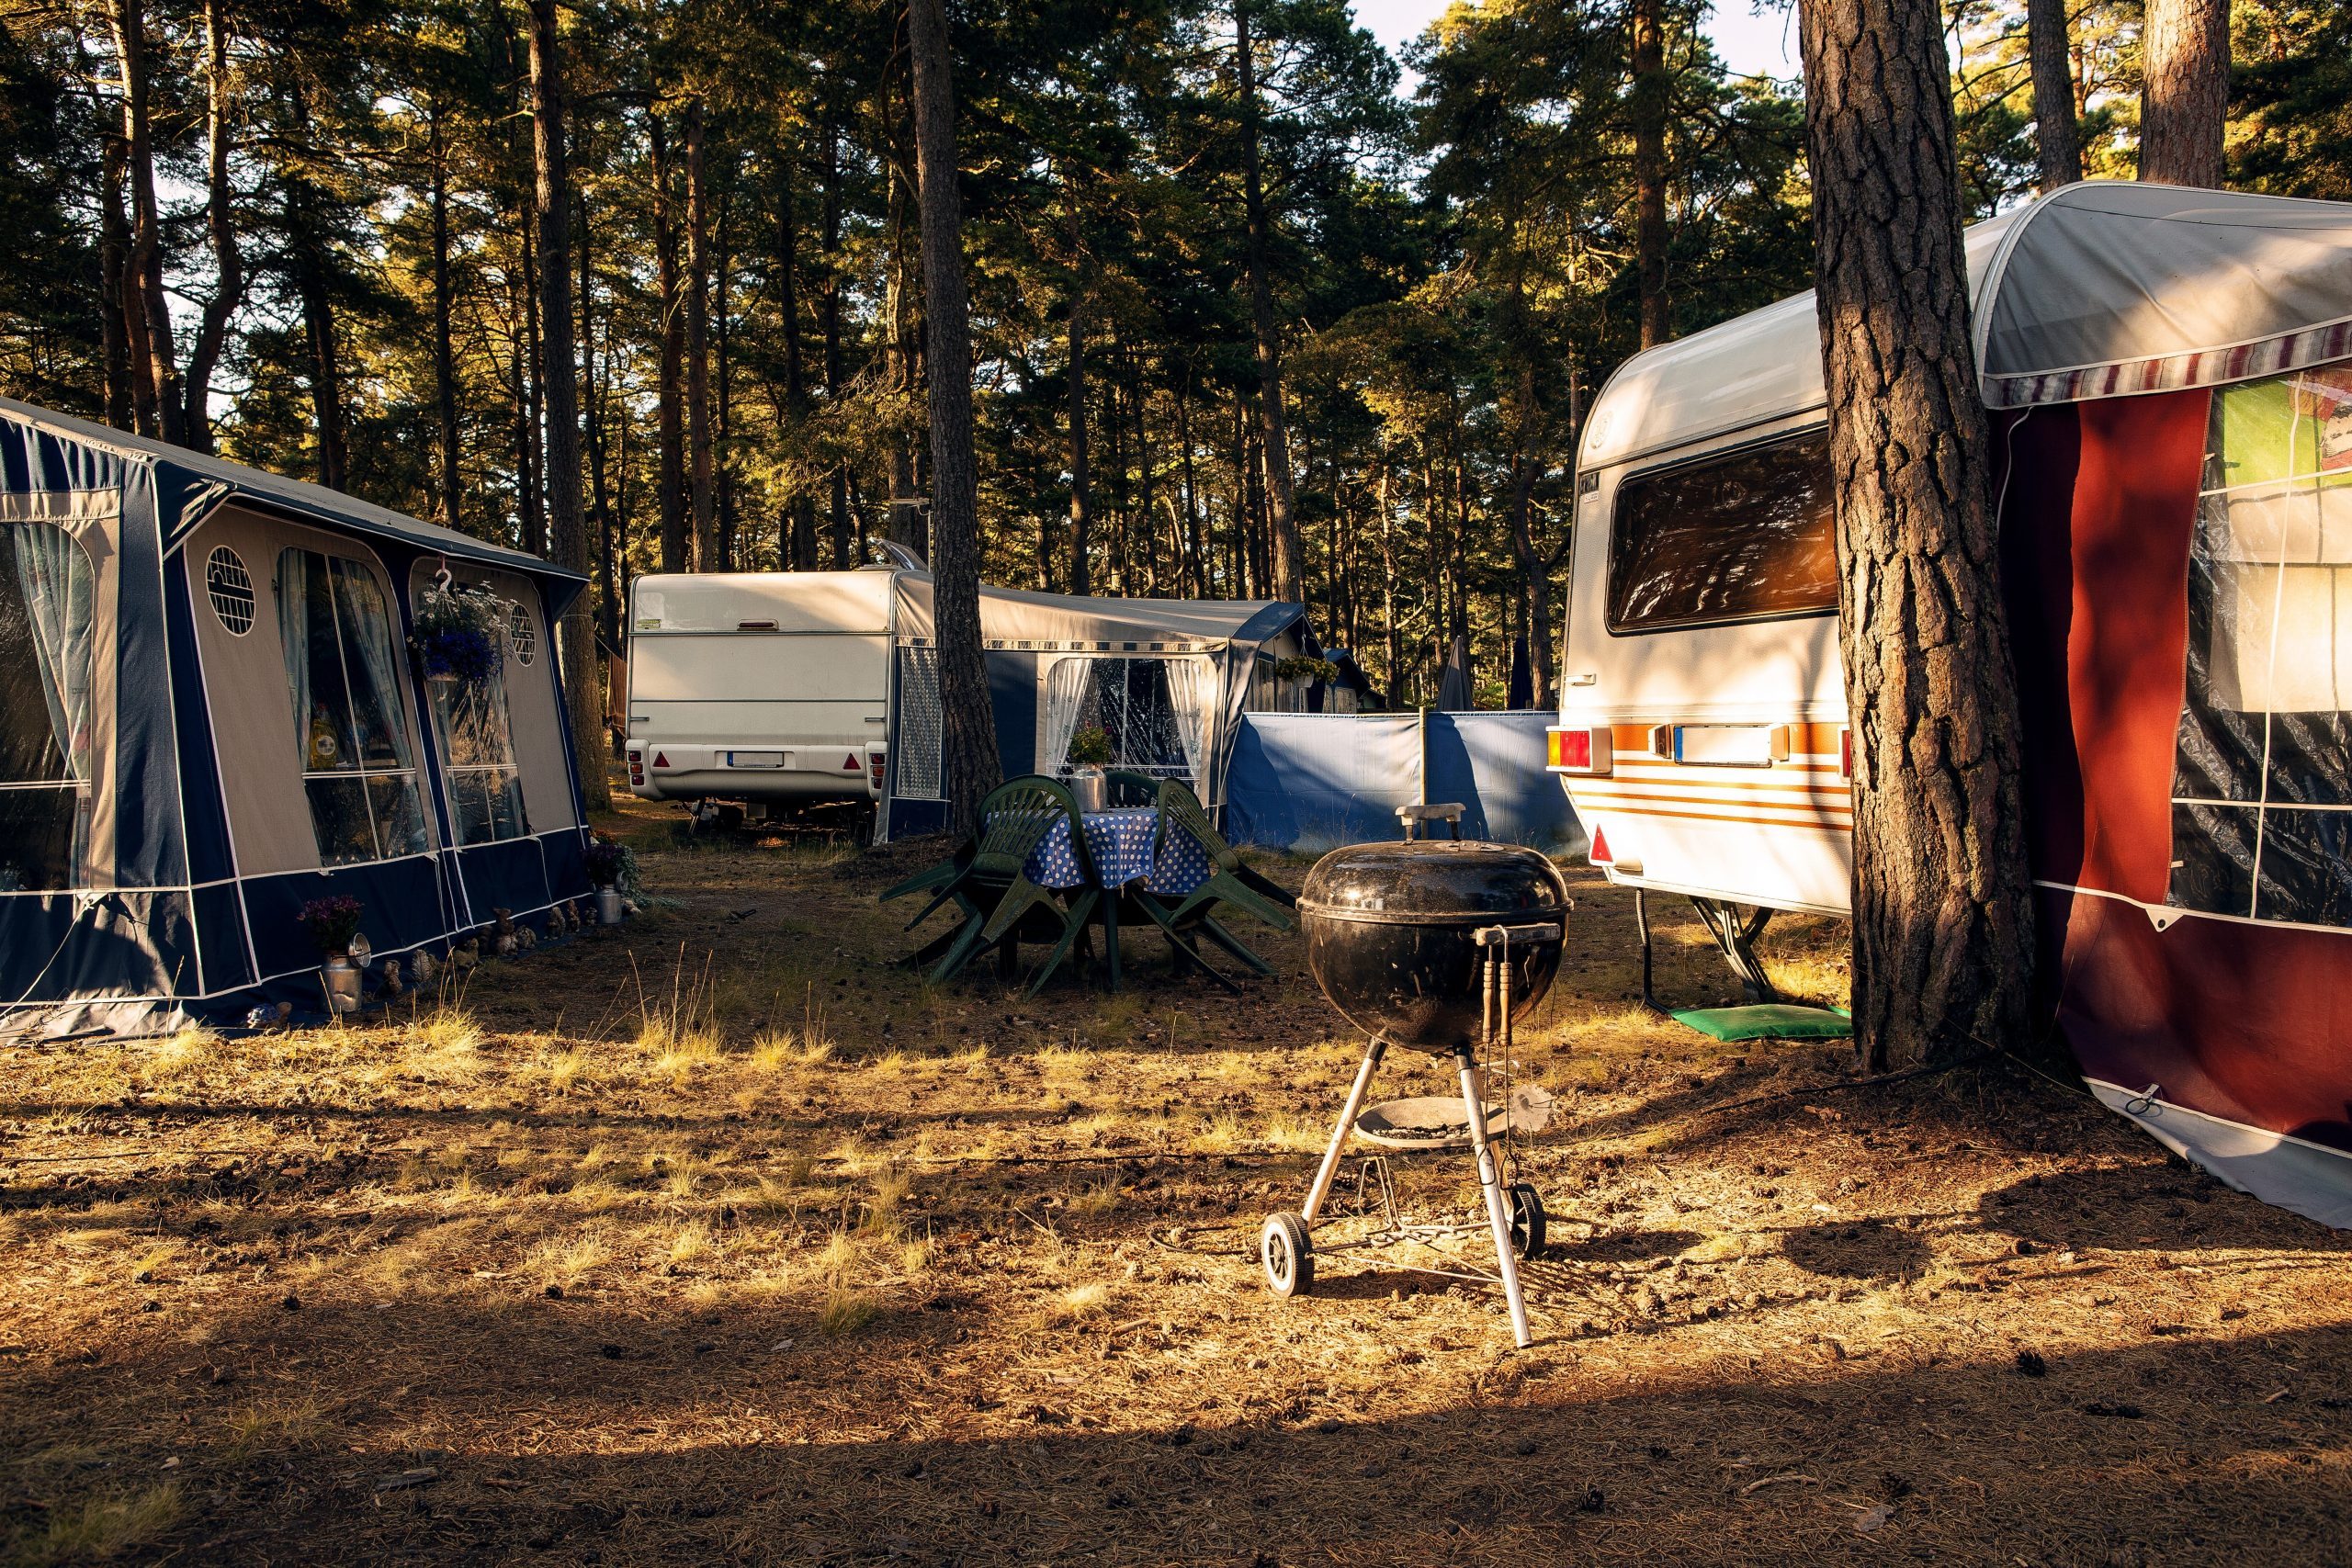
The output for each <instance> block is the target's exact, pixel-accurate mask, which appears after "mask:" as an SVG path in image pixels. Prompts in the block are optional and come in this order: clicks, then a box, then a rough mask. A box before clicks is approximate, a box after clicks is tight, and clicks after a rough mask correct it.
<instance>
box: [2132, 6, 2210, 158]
mask: <svg viewBox="0 0 2352 1568" xmlns="http://www.w3.org/2000/svg"><path fill="white" fill-rule="evenodd" d="M2140 51H2141V55H2142V58H2143V62H2144V68H2143V80H2142V85H2141V88H2140V177H2141V178H2142V179H2143V180H2154V181H2155V182H2157V183H2158V184H2160V185H2169V186H2219V185H2220V184H2221V183H2222V126H2223V123H2224V121H2225V120H2226V119H2227V118H2228V115H2229V108H2230V0H2148V6H2147V20H2146V21H2145V22H2143V24H2142V25H2141V29H2140Z"/></svg>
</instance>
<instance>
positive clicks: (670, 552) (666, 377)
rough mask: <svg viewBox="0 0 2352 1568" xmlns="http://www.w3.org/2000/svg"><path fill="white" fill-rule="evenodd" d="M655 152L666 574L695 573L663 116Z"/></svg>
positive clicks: (655, 123)
mask: <svg viewBox="0 0 2352 1568" xmlns="http://www.w3.org/2000/svg"><path fill="white" fill-rule="evenodd" d="M646 123H647V125H648V127H649V134H650V139H651V142H652V152H653V257H654V276H655V280H656V283H657V286H658V287H659V288H660V289H661V291H662V356H661V359H662V362H661V371H660V375H659V376H658V377H657V379H658V380H659V381H660V382H661V385H660V386H659V387H657V388H656V389H654V395H655V400H656V403H657V408H658V412H657V416H656V417H657V421H658V424H659V431H660V434H659V437H658V439H659V443H660V446H661V448H662V451H661V457H660V468H661V474H662V485H661V491H662V493H661V498H660V505H661V512H662V570H663V571H692V570H694V552H693V541H692V540H691V539H690V538H689V537H688V536H687V532H686V440H685V421H684V416H683V413H682V412H681V409H682V399H683V397H684V390H685V389H684V365H685V357H686V347H685V343H686V340H685V325H684V316H683V314H682V313H681V310H680V303H681V302H680V299H679V294H680V282H679V277H678V223H677V215H676V213H675V212H674V211H673V197H672V188H671V187H672V183H673V182H672V170H671V168H670V142H669V138H668V136H667V135H666V134H665V133H664V132H663V130H662V116H661V113H660V112H659V111H658V110H657V111H655V112H653V113H650V114H649V115H647V116H646Z"/></svg>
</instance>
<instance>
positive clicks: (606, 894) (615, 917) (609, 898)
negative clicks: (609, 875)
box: [596, 887, 628, 926]
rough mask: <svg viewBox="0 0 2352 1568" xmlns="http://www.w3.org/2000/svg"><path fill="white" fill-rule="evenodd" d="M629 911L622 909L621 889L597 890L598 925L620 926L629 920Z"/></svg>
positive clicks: (607, 888) (604, 888) (606, 888)
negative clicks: (625, 920)
mask: <svg viewBox="0 0 2352 1568" xmlns="http://www.w3.org/2000/svg"><path fill="white" fill-rule="evenodd" d="M626 918H628V910H626V909H624V908H621V890H620V889H619V888H617V887H599V888H598V889H596V923H597V924H598V925H600V926H616V925H619V924H620V923H621V921H622V920H623V919H626Z"/></svg>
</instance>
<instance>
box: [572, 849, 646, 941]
mask: <svg viewBox="0 0 2352 1568" xmlns="http://www.w3.org/2000/svg"><path fill="white" fill-rule="evenodd" d="M582 858H583V859H585V860H586V862H587V863H588V880H589V882H590V883H592V884H593V885H594V886H595V889H596V923H597V924H598V925H600V926H616V925H619V924H620V923H621V919H622V917H623V916H624V915H625V914H626V913H627V910H626V909H625V908H624V907H623V904H622V900H621V885H622V884H623V883H625V882H634V881H635V880H636V879H637V856H636V855H634V854H632V853H631V852H629V847H628V845H627V844H624V843H622V842H621V841H620V840H618V839H616V838H614V837H613V836H612V835H611V834H609V833H592V834H590V835H589V837H588V848H587V851H586V852H585V854H584V855H583V857H582Z"/></svg>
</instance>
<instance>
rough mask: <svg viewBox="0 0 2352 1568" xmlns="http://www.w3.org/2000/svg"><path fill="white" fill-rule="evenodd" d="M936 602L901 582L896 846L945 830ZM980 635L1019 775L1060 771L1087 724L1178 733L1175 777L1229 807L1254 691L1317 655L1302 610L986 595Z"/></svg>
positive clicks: (886, 810) (892, 821)
mask: <svg viewBox="0 0 2352 1568" xmlns="http://www.w3.org/2000/svg"><path fill="white" fill-rule="evenodd" d="M932 589H933V584H932V578H931V575H930V574H929V573H928V572H921V571H899V572H897V573H895V574H894V579H893V594H894V604H893V606H892V616H891V619H892V640H893V643H894V645H895V655H894V659H893V674H892V682H893V688H894V700H893V708H894V712H895V718H894V730H895V733H894V734H893V736H892V738H891V765H890V770H889V774H888V797H887V798H886V800H885V802H884V807H883V825H884V832H885V834H886V835H904V834H907V833H912V832H922V831H928V830H932V829H936V828H938V827H940V826H942V825H944V819H945V807H944V794H945V780H944V776H943V773H942V770H941V765H940V750H939V723H940V713H939V691H938V667H937V631H936V627H935V626H934V623H933V603H932ZM980 636H981V640H982V642H983V644H984V645H985V648H986V659H987V663H988V671H989V695H990V699H991V705H992V706H993V708H994V712H995V718H996V728H997V745H998V751H999V755H1000V761H1001V764H1002V766H1003V769H1004V771H1005V773H1007V774H1013V773H1031V772H1036V773H1054V772H1057V771H1058V770H1059V769H1060V767H1061V765H1062V762H1063V760H1064V758H1065V757H1066V755H1067V753H1068V749H1069V739H1070V737H1071V735H1072V734H1073V733H1074V732H1075V730H1076V729H1077V728H1078V727H1079V726H1080V724H1081V723H1104V722H1112V723H1115V722H1116V716H1119V715H1126V716H1131V717H1132V719H1133V722H1135V723H1136V724H1137V725H1142V724H1144V723H1146V722H1147V720H1148V722H1150V723H1152V724H1154V725H1156V726H1157V727H1158V728H1159V730H1161V731H1163V732H1164V734H1165V736H1166V737H1167V739H1166V741H1165V742H1164V746H1165V750H1164V751H1163V753H1162V756H1163V761H1164V764H1165V765H1164V767H1163V768H1162V770H1161V771H1166V772H1170V773H1182V774H1183V775H1185V776H1189V777H1191V778H1192V779H1193V781H1194V783H1195V784H1196V786H1197V787H1198V788H1199V790H1200V793H1201V795H1202V798H1203V799H1204V801H1206V802H1208V803H1209V804H1210V805H1211V806H1212V807H1214V806H1216V804H1217V803H1218V802H1220V801H1221V800H1222V798H1223V793H1224V780H1225V774H1226V770H1227V767H1229V766H1230V764H1231V761H1232V756H1233V744H1234V732H1235V729H1236V728H1237V726H1238V724H1239V722H1240V717H1241V714H1242V711H1243V710H1244V709H1245V708H1246V707H1248V706H1249V705H1250V694H1251V692H1252V690H1253V688H1254V689H1256V690H1258V691H1260V692H1261V694H1263V693H1264V692H1265V691H1267V690H1268V689H1269V688H1270V685H1271V683H1272V677H1271V673H1270V671H1269V670H1268V668H1267V667H1266V664H1265V663H1261V660H1265V661H1271V660H1274V659H1277V658H1280V657H1283V656H1284V655H1288V654H1294V653H1303V652H1312V651H1313V650H1314V648H1315V643H1314V639H1313V637H1312V636H1311V634H1310V633H1309V632H1308V630H1307V626H1306V610H1305V608H1304V607H1303V606H1301V605H1298V604H1284V603H1281V602H1278V601H1258V600H1182V599H1110V598H1080V597H1078V596H1075V595H1070V594H1060V593H1036V592H1025V591H1023V590H1020V589H1011V588H989V587H983V588H982V589H981V590H980ZM1114 661H1116V662H1115V663H1114ZM1113 671H1116V676H1117V679H1116V680H1115V681H1114V679H1112V672H1113Z"/></svg>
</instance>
